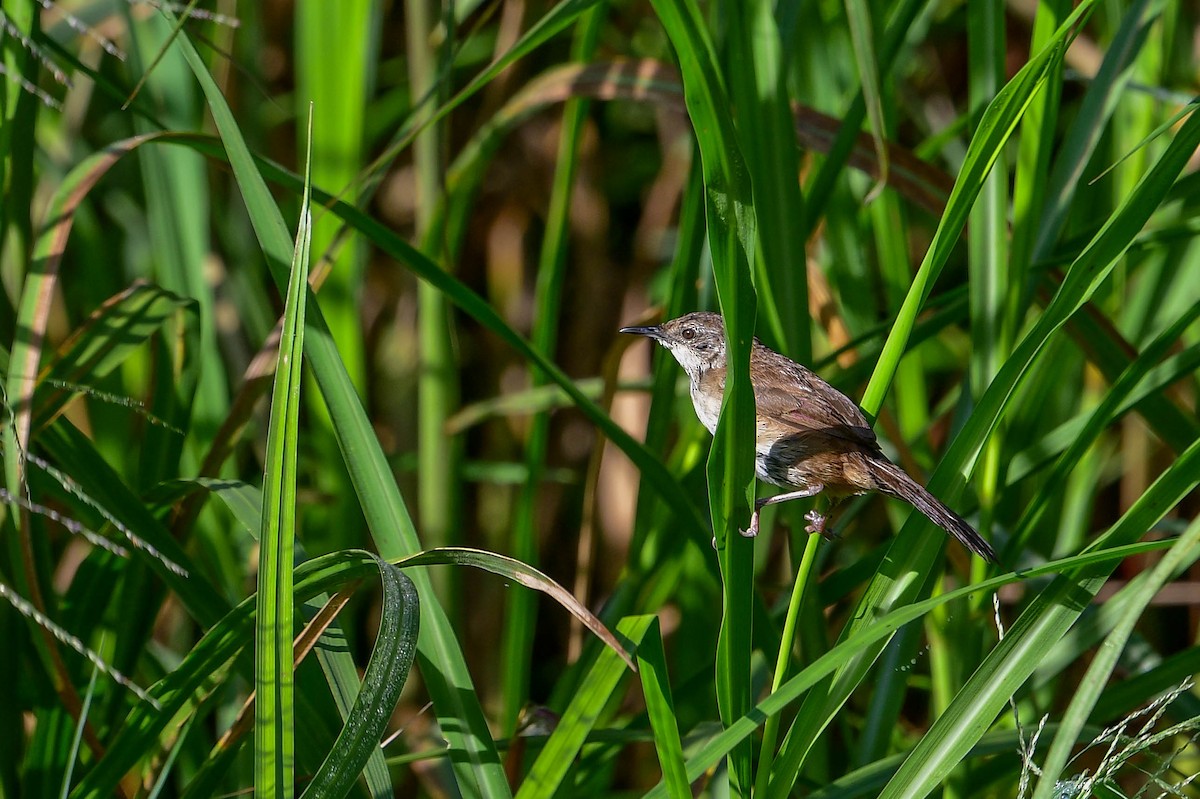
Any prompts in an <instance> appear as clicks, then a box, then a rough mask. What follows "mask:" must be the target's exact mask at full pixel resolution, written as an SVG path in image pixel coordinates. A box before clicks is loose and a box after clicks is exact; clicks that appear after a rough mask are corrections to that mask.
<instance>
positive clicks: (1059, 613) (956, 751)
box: [880, 145, 1200, 799]
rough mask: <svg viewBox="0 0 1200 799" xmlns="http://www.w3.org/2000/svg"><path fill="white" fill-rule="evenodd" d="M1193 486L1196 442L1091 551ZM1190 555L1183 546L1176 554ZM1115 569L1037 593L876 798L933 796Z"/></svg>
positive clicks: (1140, 531)
mask: <svg viewBox="0 0 1200 799" xmlns="http://www.w3.org/2000/svg"><path fill="white" fill-rule="evenodd" d="M1193 146H1194V145H1193ZM1197 484H1200V441H1198V442H1196V443H1195V444H1194V445H1193V446H1192V447H1190V448H1189V449H1188V450H1187V452H1185V453H1184V454H1183V455H1181V456H1180V458H1179V460H1178V461H1176V462H1175V464H1174V465H1172V466H1171V468H1169V469H1168V470H1167V471H1165V472H1164V473H1163V474H1162V476H1161V477H1159V479H1158V480H1156V481H1155V482H1154V484H1153V485H1152V486H1151V487H1150V489H1149V490H1148V491H1147V492H1146V493H1145V494H1143V495H1142V496H1141V497H1140V498H1139V499H1138V501H1137V502H1135V503H1134V504H1133V506H1132V507H1131V508H1130V509H1129V511H1128V512H1127V513H1126V514H1125V515H1124V516H1122V517H1121V519H1120V521H1118V522H1117V524H1116V525H1114V526H1113V528H1112V529H1110V530H1109V531H1108V532H1107V533H1105V534H1104V535H1103V536H1102V537H1101V539H1099V540H1098V541H1097V542H1096V544H1095V545H1094V546H1093V547H1091V548H1090V551H1093V552H1094V551H1097V550H1098V549H1099V547H1100V546H1110V545H1115V546H1122V545H1125V544H1128V543H1131V542H1133V541H1135V540H1137V539H1138V538H1140V537H1141V536H1142V535H1144V533H1145V531H1146V530H1149V529H1150V528H1151V527H1152V526H1153V525H1154V524H1155V523H1156V522H1157V521H1158V520H1159V519H1161V518H1162V516H1163V514H1165V513H1166V512H1167V511H1168V510H1170V509H1171V508H1172V507H1174V506H1175V505H1176V504H1177V503H1178V502H1179V501H1180V500H1181V499H1182V498H1183V497H1184V496H1186V495H1187V493H1188V492H1189V491H1191V490H1192V489H1193V488H1195V487H1196V485H1197ZM1172 543H1174V542H1172ZM1190 549H1192V543H1191V542H1190V541H1189V543H1188V545H1187V546H1186V547H1185V548H1184V549H1183V550H1180V555H1182V554H1183V553H1185V552H1188V550H1190ZM1189 554H1194V553H1189ZM1114 567H1115V564H1114V563H1107V564H1096V565H1094V566H1088V567H1083V568H1080V569H1072V570H1071V571H1070V572H1068V573H1067V574H1064V575H1063V576H1061V577H1059V578H1058V579H1056V580H1055V581H1054V582H1053V583H1051V584H1050V586H1049V587H1047V588H1046V589H1043V590H1042V591H1041V592H1040V593H1039V594H1038V596H1037V597H1036V598H1035V599H1034V601H1033V602H1032V603H1031V604H1030V605H1029V607H1028V608H1026V610H1025V612H1024V613H1022V614H1021V616H1020V618H1018V619H1017V621H1016V623H1015V624H1014V625H1013V627H1012V629H1011V630H1009V631H1008V632H1007V633H1006V634H1005V636H1004V639H1003V640H1002V641H1001V642H1000V643H999V645H998V646H997V647H996V648H995V649H993V650H992V652H991V653H990V654H989V655H988V657H987V658H986V659H985V660H984V662H983V664H982V665H980V667H979V668H978V669H977V670H976V672H975V673H974V674H973V675H972V676H971V679H970V680H968V682H967V684H966V685H965V686H964V687H963V690H962V691H961V692H960V693H959V694H958V695H957V696H956V697H955V699H954V702H952V703H951V705H950V707H949V708H947V710H946V712H945V713H944V714H943V715H942V716H941V717H940V718H939V719H938V720H937V722H935V723H934V725H933V727H931V728H930V730H929V732H927V733H926V734H925V736H924V737H923V738H922V739H921V742H920V743H919V744H918V745H917V746H916V748H914V749H913V751H912V753H911V754H910V755H909V756H908V758H907V759H906V760H905V761H904V765H903V766H901V767H900V770H899V771H897V772H896V775H895V776H894V777H893V778H892V780H891V781H890V782H889V783H888V785H887V787H886V788H885V789H884V790H883V792H882V793H881V794H880V799H899V797H913V798H914V799H919V797H922V796H925V795H927V794H928V793H929V792H930V791H932V790H933V789H934V788H935V787H936V786H937V785H938V783H939V782H941V780H942V779H944V778H945V776H946V774H948V773H949V772H950V770H951V769H952V768H954V767H955V766H956V765H957V764H958V763H959V761H960V760H961V759H962V758H963V756H964V755H965V754H966V753H967V751H969V750H970V748H971V747H972V746H974V745H975V743H976V741H978V740H979V738H980V737H981V736H982V735H983V733H984V732H985V731H986V730H987V727H988V726H989V725H990V724H991V723H992V722H993V721H994V720H995V718H996V716H997V715H998V714H999V713H1000V712H1002V711H1003V709H1004V707H1005V706H1006V705H1007V703H1008V701H1009V697H1011V696H1012V694H1013V693H1014V692H1015V691H1016V690H1017V689H1018V688H1019V687H1020V685H1021V684H1022V683H1023V682H1024V681H1025V680H1026V679H1028V677H1029V675H1030V674H1032V673H1033V671H1034V669H1036V668H1037V667H1038V665H1039V663H1041V661H1042V659H1043V658H1044V656H1045V653H1046V648H1047V645H1048V643H1049V642H1052V641H1058V640H1059V639H1060V638H1061V637H1062V636H1063V635H1065V634H1066V632H1067V630H1069V629H1070V628H1071V625H1072V624H1074V623H1075V621H1076V619H1078V618H1079V615H1080V613H1082V612H1083V610H1084V609H1085V608H1086V607H1087V605H1088V602H1090V600H1091V598H1092V597H1093V596H1094V595H1095V593H1096V592H1097V591H1098V590H1099V589H1100V587H1101V586H1102V585H1103V584H1104V581H1105V580H1106V579H1107V577H1108V575H1109V574H1110V573H1111V572H1112V570H1113V568H1114Z"/></svg>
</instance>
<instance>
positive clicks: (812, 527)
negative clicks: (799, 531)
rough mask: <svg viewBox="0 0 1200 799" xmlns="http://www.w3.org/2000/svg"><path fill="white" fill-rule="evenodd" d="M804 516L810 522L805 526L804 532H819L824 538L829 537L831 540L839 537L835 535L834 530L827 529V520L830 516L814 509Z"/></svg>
mask: <svg viewBox="0 0 1200 799" xmlns="http://www.w3.org/2000/svg"><path fill="white" fill-rule="evenodd" d="M804 518H805V519H807V520H808V524H807V525H806V526H805V528H804V532H806V533H817V534H818V535H820V536H821V537H822V538H828V539H829V540H831V541H832V540H833V539H834V538H836V537H837V536H836V535H834V533H833V531H831V530H826V529H825V522H826V521H828V518H829V517H827V516H824V515H823V514H821V513H818V512H817V511H816V510H815V509H814V510H810V511H809V512H808V513H806V514H804Z"/></svg>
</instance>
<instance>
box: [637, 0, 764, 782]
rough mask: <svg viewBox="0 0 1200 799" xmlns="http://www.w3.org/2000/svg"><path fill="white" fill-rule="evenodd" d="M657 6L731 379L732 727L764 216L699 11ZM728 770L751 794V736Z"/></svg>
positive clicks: (721, 434) (728, 701)
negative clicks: (692, 141)
mask: <svg viewBox="0 0 1200 799" xmlns="http://www.w3.org/2000/svg"><path fill="white" fill-rule="evenodd" d="M652 5H653V6H654V10H655V13H657V14H658V16H659V19H660V20H661V21H662V24H663V28H664V29H665V30H666V32H667V36H668V38H670V40H671V44H672V46H673V47H674V48H675V51H676V54H677V56H678V57H679V61H680V64H681V65H683V85H684V98H685V100H686V102H687V107H688V115H689V116H690V117H691V118H692V125H693V128H694V129H695V131H696V139H697V142H698V144H699V146H700V162H701V169H702V172H703V175H704V191H705V198H706V205H705V219H706V223H707V227H708V242H709V249H710V251H711V253H712V259H713V274H714V284H715V286H716V289H717V297H718V299H719V300H720V304H721V313H722V315H723V316H724V321H725V340H726V350H725V369H726V382H725V389H724V392H723V395H722V398H721V414H720V418H719V420H718V422H717V429H716V432H715V433H714V435H713V444H712V450H711V452H710V454H709V458H708V466H707V469H706V472H707V475H708V484H709V508H710V511H711V514H712V519H713V530H714V531H715V532H716V540H717V550H718V553H719V561H720V564H721V575H722V592H723V599H724V603H723V610H722V617H721V634H720V636H719V638H718V643H717V706H718V708H719V709H720V712H721V718H722V721H723V722H724V723H725V724H731V723H733V721H734V720H735V719H737V718H739V717H740V716H741V715H742V714H743V713H745V711H746V710H747V709H748V708H749V707H750V649H751V625H750V610H751V592H752V590H753V582H754V573H753V570H754V560H753V555H754V547H753V543H752V542H751V541H748V540H746V539H745V538H744V537H742V536H741V535H739V534H738V533H737V532H736V531H737V530H738V529H739V528H740V525H741V524H742V520H748V519H749V516H750V504H751V503H752V502H753V501H754V451H755V446H754V395H753V393H752V391H751V386H750V345H751V339H752V338H753V333H754V320H755V314H756V306H757V301H756V298H755V290H754V286H753V284H752V283H751V277H750V275H751V264H752V263H753V259H754V253H755V252H756V249H757V247H758V232H757V221H756V217H755V209H754V197H753V193H752V190H751V185H750V180H749V178H748V173H747V169H746V163H745V161H744V160H743V157H742V154H741V150H740V148H739V145H738V139H737V134H736V132H735V131H734V129H733V120H732V119H731V118H730V115H729V108H730V103H729V97H728V95H727V93H726V91H725V83H724V80H723V79H722V77H721V73H720V70H719V69H718V66H717V59H716V56H715V53H714V50H713V46H712V42H711V41H710V39H709V36H708V33H707V30H706V28H705V26H704V23H703V20H702V19H701V17H700V13H699V10H698V9H697V8H696V7H695V6H693V5H690V4H688V3H684V2H680V1H679V0H652ZM729 773H730V779H731V784H730V788H731V790H732V791H733V792H734V794H735V795H749V794H750V792H751V790H752V785H751V780H752V776H751V751H750V746H749V745H748V742H747V743H746V745H742V746H739V747H738V748H737V749H736V750H735V751H734V752H733V753H731V762H730V769H729Z"/></svg>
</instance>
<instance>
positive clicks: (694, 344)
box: [621, 311, 725, 380]
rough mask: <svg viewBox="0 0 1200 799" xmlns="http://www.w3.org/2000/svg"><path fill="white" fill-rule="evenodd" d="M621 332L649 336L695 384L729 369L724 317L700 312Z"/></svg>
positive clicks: (629, 328)
mask: <svg viewBox="0 0 1200 799" xmlns="http://www.w3.org/2000/svg"><path fill="white" fill-rule="evenodd" d="M621 332H622V333H633V334H635V335H639V336H648V337H649V338H652V339H654V340H655V341H657V342H658V343H659V344H661V345H663V346H664V347H666V348H667V349H668V350H670V351H671V354H672V355H674V356H675V360H677V361H679V365H680V366H682V367H683V369H684V371H685V372H687V373H688V377H690V378H692V380H697V379H698V378H699V376H700V375H701V374H702V373H703V372H706V371H708V370H709V369H714V368H719V367H723V366H725V325H724V323H723V322H722V320H721V315H720V314H715V313H711V312H709V311H697V312H696V313H690V314H687V315H686V316H681V317H679V318H678V319H672V320H670V321H669V322H663V323H662V324H661V325H649V326H646V327H623V328H621Z"/></svg>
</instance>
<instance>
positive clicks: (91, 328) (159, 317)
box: [32, 280, 195, 430]
mask: <svg viewBox="0 0 1200 799" xmlns="http://www.w3.org/2000/svg"><path fill="white" fill-rule="evenodd" d="M194 307H195V303H194V302H193V301H192V300H189V299H187V298H186V297H180V296H178V295H176V294H174V293H172V292H170V291H167V290H165V289H162V288H160V287H158V286H155V285H152V284H150V283H147V282H145V281H142V280H139V281H136V282H134V284H133V285H131V286H130V287H129V288H127V289H125V290H124V291H122V292H121V293H120V294H117V295H116V296H114V297H111V298H109V299H108V300H107V301H106V302H105V303H104V304H103V305H101V306H100V308H98V309H97V310H96V311H95V313H93V314H92V315H91V317H89V319H88V320H87V321H86V322H84V323H83V325H81V326H80V327H78V328H77V329H76V330H75V332H73V333H72V334H71V335H70V337H69V338H68V339H67V340H66V341H64V342H63V343H62V345H61V346H60V347H59V348H58V350H57V353H56V357H55V359H54V362H53V363H51V364H50V366H49V367H47V368H46V369H45V370H43V372H42V374H41V375H39V377H38V386H39V388H38V390H37V393H36V394H35V396H34V412H33V424H32V429H33V430H37V429H39V428H41V427H44V426H45V425H47V424H49V423H50V422H51V421H53V420H54V418H55V417H57V415H58V414H59V413H60V412H61V411H62V409H63V407H64V406H65V405H66V404H67V403H68V402H69V401H70V400H71V399H72V398H73V397H75V396H77V395H78V393H79V391H78V384H81V383H94V382H95V381H97V380H98V379H99V378H101V377H104V376H105V375H108V374H109V373H110V372H112V370H113V369H115V368H116V367H117V366H119V365H120V364H121V363H122V362H123V361H124V360H125V359H126V358H127V357H128V356H129V355H130V353H132V352H133V350H135V349H137V348H138V347H141V346H143V345H144V344H145V342H146V340H147V339H148V338H150V336H152V335H154V333H156V332H157V331H158V330H159V328H161V327H162V324H163V322H165V321H166V320H167V319H169V318H170V317H171V316H172V315H174V314H175V313H177V312H178V311H179V310H180V309H182V308H194Z"/></svg>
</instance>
